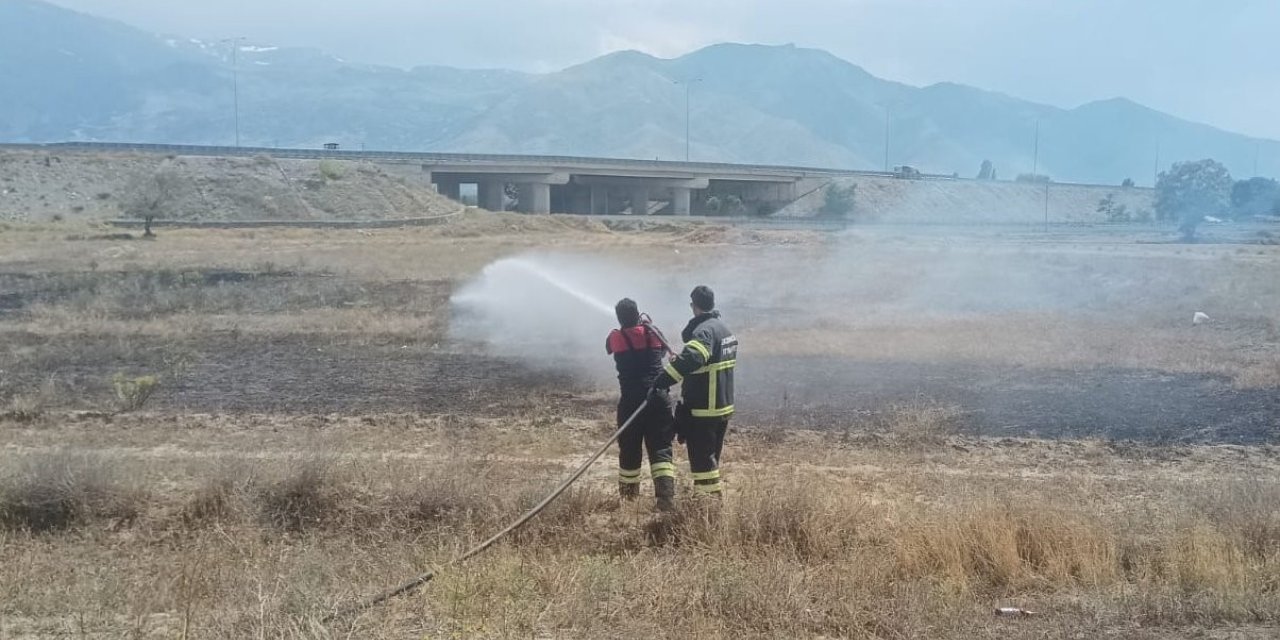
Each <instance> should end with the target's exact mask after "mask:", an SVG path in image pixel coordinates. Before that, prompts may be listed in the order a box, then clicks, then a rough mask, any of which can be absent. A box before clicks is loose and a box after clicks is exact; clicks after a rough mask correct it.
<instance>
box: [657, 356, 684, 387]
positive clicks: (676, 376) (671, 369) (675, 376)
mask: <svg viewBox="0 0 1280 640" xmlns="http://www.w3.org/2000/svg"><path fill="white" fill-rule="evenodd" d="M662 369H663V371H666V372H667V375H669V376H671V379H672V380H675V381H676V382H681V381H683V380H684V376H682V375H680V372H679V371H676V366H675V365H674V364H672V363H671V362H670V361H668V362H667V363H666V364H665V365H662Z"/></svg>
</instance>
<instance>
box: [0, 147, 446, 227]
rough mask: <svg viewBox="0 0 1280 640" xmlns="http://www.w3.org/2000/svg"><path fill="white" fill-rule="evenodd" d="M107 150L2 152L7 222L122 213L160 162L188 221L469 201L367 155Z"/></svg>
mask: <svg viewBox="0 0 1280 640" xmlns="http://www.w3.org/2000/svg"><path fill="white" fill-rule="evenodd" d="M324 163H325V164H324V165H323V166H322V164H321V162H319V161H315V160H278V159H274V158H268V157H265V156H261V157H257V158H217V157H204V156H200V157H195V156H192V157H186V156H179V157H176V158H172V159H169V158H164V157H162V156H155V155H126V154H105V153H62V154H57V155H54V154H46V153H35V152H22V151H19V152H13V151H5V152H0V221H3V220H37V221H39V220H49V219H53V218H55V217H62V218H75V217H88V218H118V217H122V216H123V215H124V211H123V203H124V202H126V201H127V200H128V198H129V195H130V193H131V191H133V190H136V189H138V188H140V186H139V185H140V181H142V180H145V179H146V178H147V177H148V176H152V175H154V174H155V172H156V170H157V169H158V168H159V167H160V166H162V165H163V166H166V167H168V168H169V169H170V170H172V171H174V172H175V173H176V174H177V175H178V176H179V178H180V179H181V183H182V185H183V187H182V188H181V189H180V190H178V192H177V194H176V196H175V197H174V198H173V200H172V201H171V202H170V203H169V204H168V205H166V207H165V209H166V213H165V214H164V217H166V218H173V219H181V220H352V219H375V220H381V219H401V218H418V217H427V216H433V215H442V214H448V213H453V212H455V211H458V210H459V209H460V205H458V204H457V203H455V202H452V201H450V200H448V199H446V198H444V197H443V196H440V195H438V194H437V193H436V192H435V190H434V189H432V188H431V187H430V185H427V184H426V183H425V182H422V181H420V180H415V179H414V177H415V176H413V174H412V171H411V170H405V169H401V168H399V167H382V166H377V165H372V164H368V163H355V162H338V161H332V160H330V161H324Z"/></svg>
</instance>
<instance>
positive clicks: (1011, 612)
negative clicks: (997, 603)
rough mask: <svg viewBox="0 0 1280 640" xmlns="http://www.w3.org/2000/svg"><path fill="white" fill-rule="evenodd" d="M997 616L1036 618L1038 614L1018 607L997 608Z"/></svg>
mask: <svg viewBox="0 0 1280 640" xmlns="http://www.w3.org/2000/svg"><path fill="white" fill-rule="evenodd" d="M996 615H998V616H1017V617H1026V616H1034V615H1036V612H1034V611H1027V610H1026V609H1019V608H1018V607H996Z"/></svg>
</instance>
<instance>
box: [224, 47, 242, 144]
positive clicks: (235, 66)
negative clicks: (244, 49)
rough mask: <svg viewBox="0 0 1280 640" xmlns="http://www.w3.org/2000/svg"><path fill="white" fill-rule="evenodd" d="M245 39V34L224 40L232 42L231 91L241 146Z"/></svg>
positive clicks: (237, 142)
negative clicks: (243, 47) (242, 69)
mask: <svg viewBox="0 0 1280 640" xmlns="http://www.w3.org/2000/svg"><path fill="white" fill-rule="evenodd" d="M244 40H245V38H244V36H240V37H236V38H227V39H226V40H223V42H230V43H231V91H232V100H233V102H232V104H233V109H234V112H235V123H236V147H239V146H240V43H241V42H242V41H244Z"/></svg>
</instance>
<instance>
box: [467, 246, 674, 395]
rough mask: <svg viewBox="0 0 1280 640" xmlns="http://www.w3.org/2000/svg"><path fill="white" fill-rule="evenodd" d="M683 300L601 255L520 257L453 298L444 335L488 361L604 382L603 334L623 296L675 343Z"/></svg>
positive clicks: (609, 364) (609, 370)
mask: <svg viewBox="0 0 1280 640" xmlns="http://www.w3.org/2000/svg"><path fill="white" fill-rule="evenodd" d="M692 287H693V285H689V286H688V287H687V289H692ZM688 295H689V294H688V290H686V287H684V286H682V285H680V284H679V283H677V282H676V281H673V280H672V279H670V278H667V277H664V276H660V275H657V274H655V270H654V269H653V268H652V266H642V265H638V264H628V263H626V262H623V261H617V260H610V259H607V258H602V257H600V256H578V255H570V254H557V253H530V254H523V255H520V256H515V257H511V258H504V259H501V260H498V261H497V262H494V263H492V264H490V265H488V266H487V267H485V268H484V270H483V271H481V273H480V274H479V276H477V277H476V278H475V279H473V280H472V281H470V282H468V283H466V284H465V285H464V286H463V287H462V288H461V289H460V290H459V291H458V292H457V293H456V294H454V296H453V299H452V304H453V320H452V322H451V325H450V333H451V337H452V338H454V339H455V340H461V341H466V342H472V343H476V344H478V345H483V346H484V348H486V349H487V350H488V351H489V352H490V353H491V354H492V355H496V356H499V357H504V358H515V359H518V360H521V361H523V362H524V363H526V364H528V365H531V366H534V367H538V368H547V369H556V370H564V369H565V368H569V369H570V370H571V371H572V372H573V373H574V374H575V375H577V376H578V377H579V378H581V379H585V380H605V379H607V378H608V377H611V376H613V375H614V372H613V361H612V359H610V358H608V357H607V355H606V354H605V350H604V343H605V339H606V337H607V336H608V334H609V331H611V330H612V329H614V328H616V327H617V326H618V323H617V320H616V318H615V316H614V311H613V307H614V304H616V303H617V301H618V300H620V299H622V298H624V297H625V298H631V299H633V300H635V301H636V302H637V303H638V304H639V306H640V310H641V312H644V313H648V314H649V315H650V316H652V317H653V320H654V322H655V323H656V324H657V325H658V326H659V327H660V328H661V329H662V330H663V331H664V332H666V333H667V334H668V335H669V336H671V337H672V339H678V337H679V329H680V327H682V326H683V323H684V322H685V321H686V320H687V317H688Z"/></svg>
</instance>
